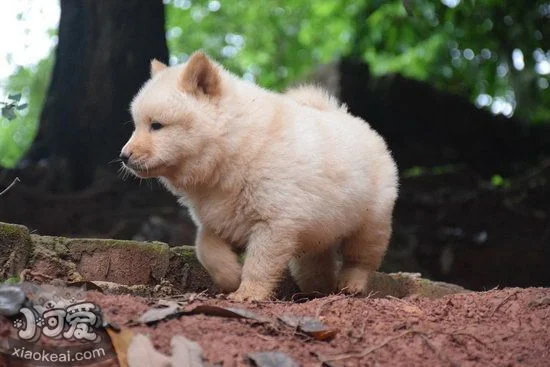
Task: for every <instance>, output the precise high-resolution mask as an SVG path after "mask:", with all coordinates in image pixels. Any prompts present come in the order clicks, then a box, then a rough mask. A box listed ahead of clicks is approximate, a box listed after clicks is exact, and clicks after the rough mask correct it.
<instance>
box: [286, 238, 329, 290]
mask: <svg viewBox="0 0 550 367" xmlns="http://www.w3.org/2000/svg"><path fill="white" fill-rule="evenodd" d="M289 268H290V273H291V274H292V277H293V278H294V280H295V281H296V283H297V284H298V287H300V290H301V291H302V292H321V293H325V294H329V293H332V292H333V291H334V290H335V286H336V259H335V254H334V249H333V248H328V249H326V250H324V251H319V252H315V253H307V252H304V253H301V252H300V251H298V254H297V255H296V256H295V257H294V258H293V259H292V260H291V261H290V265H289Z"/></svg>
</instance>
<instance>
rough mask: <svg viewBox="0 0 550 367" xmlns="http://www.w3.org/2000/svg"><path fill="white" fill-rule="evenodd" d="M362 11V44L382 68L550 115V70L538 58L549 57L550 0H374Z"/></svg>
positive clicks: (483, 102)
mask: <svg viewBox="0 0 550 367" xmlns="http://www.w3.org/2000/svg"><path fill="white" fill-rule="evenodd" d="M445 4H448V5H445ZM362 14H363V15H362V16H360V17H359V18H358V19H360V20H359V22H361V21H362V22H363V23H364V24H365V26H364V31H363V32H362V33H361V34H359V35H358V39H359V41H358V42H357V45H356V50H357V52H358V53H359V54H361V55H362V56H363V57H364V58H365V59H366V60H367V61H368V62H369V64H370V66H371V68H372V71H373V72H374V73H375V74H377V75H383V74H386V73H388V72H399V73H401V74H403V75H406V76H409V77H412V78H415V79H420V80H425V81H428V82H430V83H432V84H435V85H436V86H438V87H439V88H441V89H443V90H446V91H449V92H453V93H456V94H460V95H463V96H467V97H469V98H470V99H471V101H472V102H477V104H478V105H479V106H491V104H492V109H493V112H503V113H504V114H505V115H510V114H511V112H512V108H511V107H516V110H515V112H514V113H515V114H516V115H518V116H519V117H522V118H525V119H526V120H528V121H533V122H540V121H548V120H550V96H549V95H550V93H548V91H547V90H546V89H548V84H549V83H548V81H549V78H548V76H549V75H548V74H544V73H543V72H541V71H540V66H541V64H539V65H537V60H536V59H537V58H538V59H539V61H540V59H542V58H544V57H546V60H547V61H548V62H550V51H549V48H550V41H549V38H548V37H547V35H548V34H550V5H549V4H548V2H547V1H541V0H539V1H530V2H527V3H526V2H513V1H498V0H476V1H474V0H462V1H460V0H445V1H433V0H392V1H385V2H379V1H375V0H372V1H365V6H364V8H363V13H362ZM514 54H516V60H515V62H514V57H513V55H514ZM545 54H546V55H545ZM544 55H545V56H544ZM516 66H517V67H516ZM537 68H539V72H538V73H537ZM481 94H483V95H485V96H484V97H483V98H481V99H478V97H479V95H481ZM505 104H508V105H509V106H510V107H508V108H504V107H503V106H505Z"/></svg>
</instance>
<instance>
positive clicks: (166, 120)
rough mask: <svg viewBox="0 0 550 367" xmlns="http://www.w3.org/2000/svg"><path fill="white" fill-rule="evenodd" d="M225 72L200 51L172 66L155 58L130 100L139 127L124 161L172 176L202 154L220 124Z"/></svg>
mask: <svg viewBox="0 0 550 367" xmlns="http://www.w3.org/2000/svg"><path fill="white" fill-rule="evenodd" d="M221 72H222V70H221V68H220V67H219V66H218V65H216V64H215V63H214V62H212V61H211V60H210V59H209V58H208V57H207V56H206V55H205V54H204V53H202V52H200V51H198V52H195V53H194V54H193V55H191V57H190V58H189V60H188V61H187V62H186V63H185V64H182V65H177V66H173V67H168V66H166V65H164V64H163V63H161V62H159V61H156V60H153V61H152V62H151V78H150V79H149V80H148V81H147V82H146V83H145V84H144V85H143V87H142V88H141V90H140V91H139V92H138V94H137V95H136V96H135V97H134V100H133V101H132V103H131V113H132V118H133V122H134V131H133V133H132V136H131V137H130V139H129V140H128V142H127V143H126V144H125V145H124V147H123V148H122V151H121V153H120V159H121V160H122V162H123V164H124V167H125V168H127V169H129V170H130V171H131V172H132V173H133V174H135V175H136V176H138V177H143V178H147V177H171V176H173V175H174V173H176V172H178V170H180V168H181V167H182V165H183V164H185V161H186V160H187V159H190V158H193V157H194V156H195V157H196V156H198V155H200V153H201V151H203V150H204V148H205V146H206V145H207V144H210V143H212V141H213V140H214V139H215V136H217V135H216V133H217V131H218V130H219V129H220V127H219V126H217V124H216V117H217V110H218V108H217V102H218V101H219V99H220V97H221V95H222V80H221Z"/></svg>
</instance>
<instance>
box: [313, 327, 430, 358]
mask: <svg viewBox="0 0 550 367" xmlns="http://www.w3.org/2000/svg"><path fill="white" fill-rule="evenodd" d="M419 333H420V332H419V331H416V330H407V331H404V332H402V333H401V334H399V335H396V336H392V337H391V338H387V339H386V340H384V341H383V342H382V343H380V344H378V345H375V346H374V347H371V348H369V349H365V350H364V351H362V352H359V353H344V354H339V355H335V356H332V357H325V359H324V360H323V361H322V362H329V361H340V360H342V359H348V358H363V357H365V356H366V355H368V354H370V353H372V352H374V351H376V350H378V349H380V348H382V347H384V346H385V345H386V344H388V343H391V342H392V341H394V340H397V339H399V338H402V337H404V336H405V335H408V334H419Z"/></svg>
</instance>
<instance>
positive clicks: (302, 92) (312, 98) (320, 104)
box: [285, 85, 347, 112]
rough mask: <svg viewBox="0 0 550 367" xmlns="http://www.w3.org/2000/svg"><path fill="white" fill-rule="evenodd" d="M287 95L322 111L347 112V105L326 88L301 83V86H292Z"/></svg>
mask: <svg viewBox="0 0 550 367" xmlns="http://www.w3.org/2000/svg"><path fill="white" fill-rule="evenodd" d="M285 95H286V96H287V97H290V98H292V99H293V100H295V101H296V102H298V103H300V104H302V105H304V106H309V107H313V108H315V109H318V110H321V111H337V110H339V111H343V112H347V107H346V105H344V104H340V102H339V101H338V100H337V99H336V98H335V97H334V96H332V95H331V94H329V93H328V92H327V91H326V90H325V89H323V88H320V87H317V86H314V85H301V86H299V87H295V88H290V89H288V90H287V91H286V92H285Z"/></svg>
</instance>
